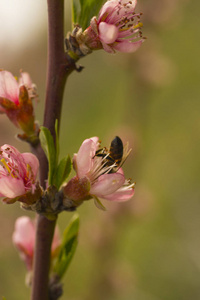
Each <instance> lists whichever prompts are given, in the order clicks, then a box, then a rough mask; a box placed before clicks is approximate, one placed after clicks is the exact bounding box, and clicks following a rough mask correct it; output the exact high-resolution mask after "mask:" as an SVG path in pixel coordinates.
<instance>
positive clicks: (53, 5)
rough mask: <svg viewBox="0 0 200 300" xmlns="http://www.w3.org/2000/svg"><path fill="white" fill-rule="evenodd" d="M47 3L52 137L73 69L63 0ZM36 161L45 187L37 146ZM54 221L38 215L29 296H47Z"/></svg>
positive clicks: (39, 299)
mask: <svg viewBox="0 0 200 300" xmlns="http://www.w3.org/2000/svg"><path fill="white" fill-rule="evenodd" d="M47 4H48V37H49V39H48V65H47V84H46V103H45V112H44V126H45V127H47V128H48V129H49V130H50V131H51V134H52V135H53V137H54V140H55V120H56V119H57V120H58V125H59V124H60V115H61V108H62V99H63V93H64V87H65V83H66V79H67V76H68V75H69V74H70V73H71V72H72V71H73V69H72V68H67V61H66V55H65V52H64V32H63V27H64V0H47ZM33 152H34V153H35V154H36V155H37V157H38V159H39V161H40V184H41V185H42V186H43V187H44V188H45V185H46V180H47V177H48V163H47V158H46V156H45V154H44V152H43V151H42V149H41V146H40V145H38V146H37V147H36V148H34V149H33ZM55 224H56V221H50V220H48V219H46V218H45V217H44V216H38V219H37V232H36V246H35V257H34V268H33V282H32V295H31V299H32V300H48V299H49V295H48V293H49V291H48V280H49V269H50V252H51V243H52V239H53V234H54V228H55Z"/></svg>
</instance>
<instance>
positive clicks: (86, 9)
mask: <svg viewBox="0 0 200 300" xmlns="http://www.w3.org/2000/svg"><path fill="white" fill-rule="evenodd" d="M104 2H105V0H98V1H97V0H72V22H73V23H74V24H76V23H78V24H79V25H80V26H81V27H82V28H83V30H85V29H86V28H87V27H88V26H89V25H90V20H91V19H92V17H94V16H98V13H99V10H100V8H101V6H102V5H103V3H104Z"/></svg>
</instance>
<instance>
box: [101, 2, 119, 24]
mask: <svg viewBox="0 0 200 300" xmlns="http://www.w3.org/2000/svg"><path fill="white" fill-rule="evenodd" d="M117 5H118V0H110V1H107V2H106V3H105V4H104V5H103V6H102V8H101V10H100V12H99V17H98V19H99V21H101V19H103V21H104V19H105V18H106V16H107V15H108V14H110V13H112V11H113V10H114V8H115V7H116V6H117Z"/></svg>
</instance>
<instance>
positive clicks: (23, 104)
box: [0, 71, 36, 134]
mask: <svg viewBox="0 0 200 300" xmlns="http://www.w3.org/2000/svg"><path fill="white" fill-rule="evenodd" d="M34 97H36V94H35V88H34V85H33V84H32V81H31V79H30V76H29V74H28V73H21V76H20V78H19V83H18V82H17V80H16V79H15V77H14V76H13V75H12V74H11V73H10V72H8V71H0V113H6V114H7V116H8V117H9V119H10V120H11V121H12V122H13V123H14V124H15V126H17V127H20V128H21V129H22V130H24V132H26V133H28V134H33V133H34V113H33V106H32V101H31V99H32V98H34Z"/></svg>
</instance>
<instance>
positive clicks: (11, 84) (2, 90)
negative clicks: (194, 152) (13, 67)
mask: <svg viewBox="0 0 200 300" xmlns="http://www.w3.org/2000/svg"><path fill="white" fill-rule="evenodd" d="M0 97H2V98H6V99H8V100H10V101H12V102H14V103H15V104H19V85H18V83H17V81H16V79H15V78H14V76H13V75H12V74H11V73H10V72H8V71H1V72H0Z"/></svg>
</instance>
